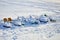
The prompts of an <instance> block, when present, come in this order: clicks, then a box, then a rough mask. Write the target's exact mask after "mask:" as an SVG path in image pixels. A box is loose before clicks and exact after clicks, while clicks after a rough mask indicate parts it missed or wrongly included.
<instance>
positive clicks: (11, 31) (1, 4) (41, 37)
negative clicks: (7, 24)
mask: <svg viewBox="0 0 60 40" xmlns="http://www.w3.org/2000/svg"><path fill="white" fill-rule="evenodd" d="M56 2H57V3H56ZM58 2H59V3H58ZM42 14H47V15H48V16H51V17H55V19H56V20H57V22H55V23H50V22H49V23H47V24H40V25H34V26H19V27H18V26H12V27H14V28H0V40H60V19H59V18H60V1H58V0H57V1H56V0H55V1H54V0H52V2H51V0H49V1H47V0H0V20H2V19H3V18H4V17H7V18H8V17H12V18H13V19H15V18H17V17H18V16H24V17H28V16H29V15H37V16H40V15H42ZM0 27H2V26H0Z"/></svg>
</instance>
